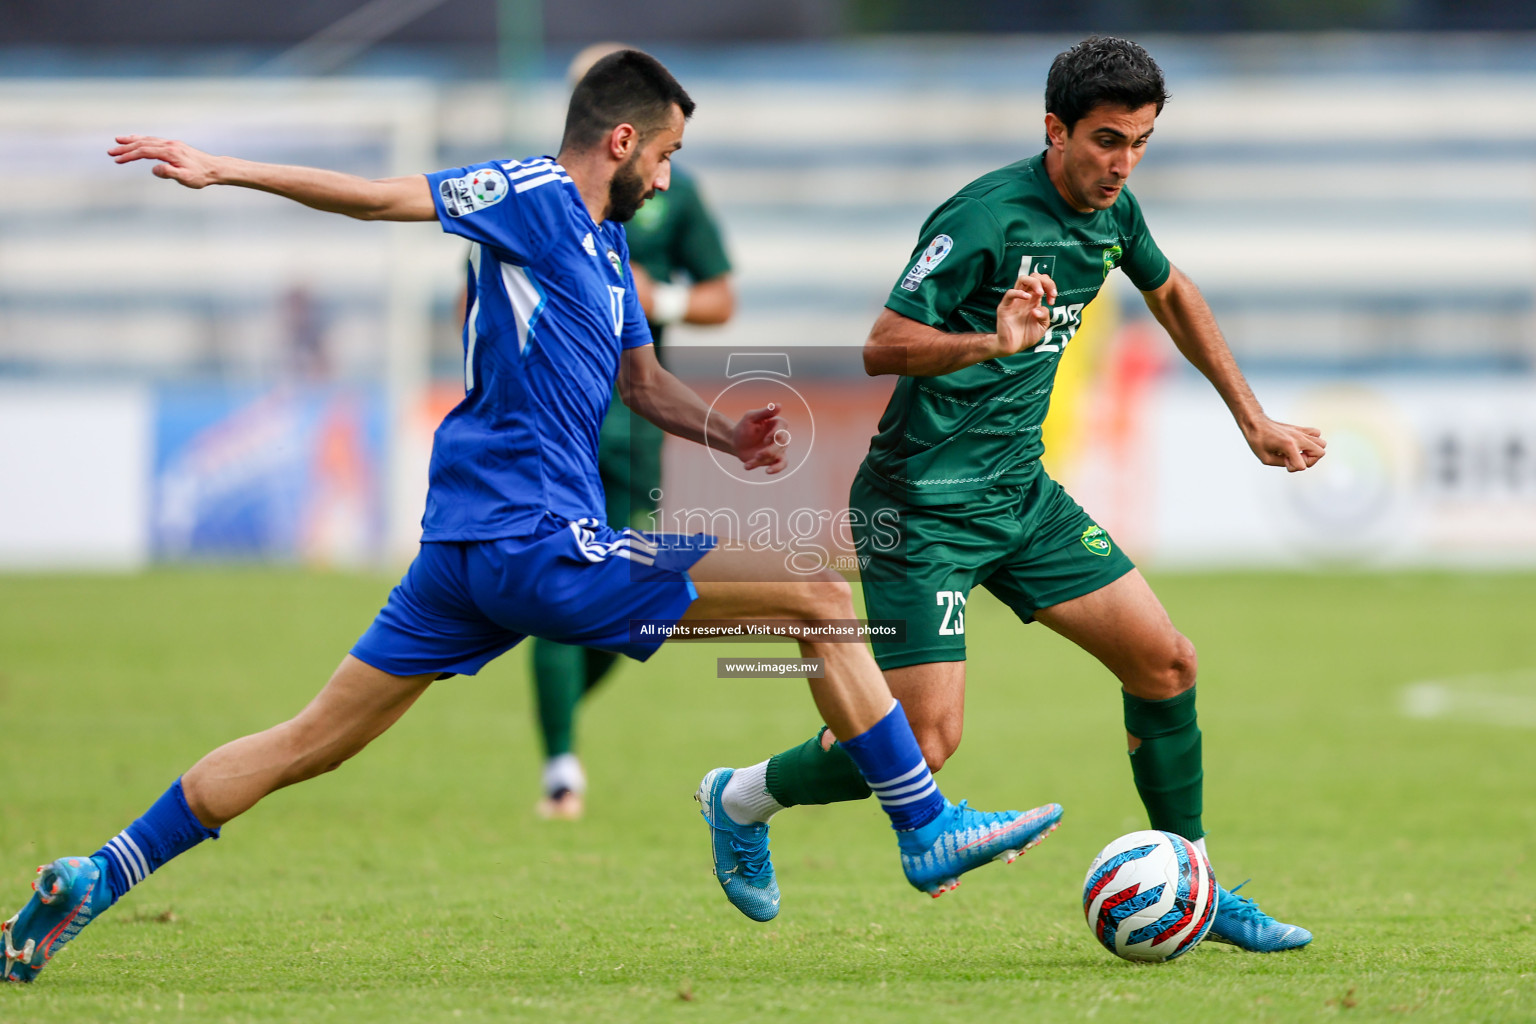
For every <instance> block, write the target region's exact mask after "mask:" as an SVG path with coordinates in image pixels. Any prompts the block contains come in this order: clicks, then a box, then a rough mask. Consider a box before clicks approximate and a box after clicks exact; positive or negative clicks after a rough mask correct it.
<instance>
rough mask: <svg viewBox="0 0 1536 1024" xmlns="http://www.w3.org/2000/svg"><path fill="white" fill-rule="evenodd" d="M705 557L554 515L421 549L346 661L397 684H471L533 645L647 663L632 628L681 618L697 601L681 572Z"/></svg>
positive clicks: (684, 545) (692, 547)
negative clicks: (522, 645)
mask: <svg viewBox="0 0 1536 1024" xmlns="http://www.w3.org/2000/svg"><path fill="white" fill-rule="evenodd" d="M714 545H715V538H713V537H711V536H709V535H707V534H697V535H694V536H691V537H690V536H682V535H679V534H645V533H639V532H638V531H635V530H624V531H622V532H621V531H618V530H615V529H612V528H611V527H608V526H605V525H602V524H600V523H598V522H597V521H596V520H593V519H583V520H580V521H578V522H574V523H571V522H567V521H565V520H563V519H559V518H557V517H555V516H553V515H550V516H548V517H547V518H546V519H545V520H544V521H543V522H542V523H540V524H539V526H538V528H537V529H535V531H534V532H533V533H531V534H529V535H528V536H525V537H509V538H506V539H503V540H487V541H429V542H424V543H423V544H422V545H421V551H420V552H419V553H418V554H417V555H416V560H415V561H413V562H412V563H411V567H410V569H408V570H406V574H405V578H404V579H402V580H401V581H400V585H399V586H397V587H395V589H394V590H392V591H390V594H389V601H388V603H386V604H385V605H384V608H383V610H382V611H380V612H379V614H378V617H377V618H375V619H374V620H373V625H371V626H369V627H368V631H367V632H366V633H364V634H363V635H362V638H361V639H360V640H358V641H357V644H356V645H355V646H354V647H353V648H352V656H353V657H355V658H357V659H358V660H359V661H361V662H364V663H365V664H368V665H372V666H373V667H374V668H376V669H379V670H380V671H383V672H388V673H390V674H391V675H397V676H416V675H425V674H427V673H430V672H438V673H444V674H454V673H462V674H464V675H474V674H475V673H476V672H478V671H480V669H481V668H482V667H484V666H485V664H486V663H487V662H489V661H490V660H491V659H493V658H495V657H496V656H497V655H500V654H503V653H505V652H506V651H508V650H511V649H512V647H514V646H515V645H516V644H517V643H518V642H519V641H520V640H522V639H523V638H524V637H526V636H539V637H544V638H545V639H548V640H556V641H559V642H560V643H563V644H578V645H580V646H583V647H597V648H600V649H602V650H605V651H613V652H615V653H618V654H627V655H629V656H630V657H631V658H636V659H638V660H640V661H644V660H645V659H647V658H649V657H650V656H651V655H652V654H654V653H656V649H657V648H658V647H660V646H661V643H662V641H661V640H660V639H657V640H654V641H652V640H646V641H644V642H639V641H637V640H636V638H635V637H633V636H631V630H630V621H631V620H640V619H644V620H647V621H654V622H663V623H666V624H669V625H670V624H671V623H675V622H676V621H677V620H678V619H680V618H682V615H683V613H684V612H685V611H687V610H688V606H689V605H690V604H692V603H693V601H694V599H695V598H697V597H698V596H699V592H698V591H697V590H695V589H694V586H693V581H692V580H690V579H689V578H688V569H689V568H691V567H692V566H693V564H694V563H695V562H697V561H698V560H699V559H701V558H703V557H704V555H705V554H707V553H708V552H709V551H710V549H711V548H713V547H714ZM663 635H664V634H663Z"/></svg>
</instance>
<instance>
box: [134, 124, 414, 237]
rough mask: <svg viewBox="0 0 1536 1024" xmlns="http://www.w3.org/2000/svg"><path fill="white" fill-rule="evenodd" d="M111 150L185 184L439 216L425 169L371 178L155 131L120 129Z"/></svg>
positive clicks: (327, 206)
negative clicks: (211, 149)
mask: <svg viewBox="0 0 1536 1024" xmlns="http://www.w3.org/2000/svg"><path fill="white" fill-rule="evenodd" d="M107 155H108V156H110V157H112V158H113V160H115V161H116V162H118V163H120V164H126V163H132V162H133V161H135V160H153V161H156V163H155V165H154V166H153V167H152V168H150V170H151V172H152V173H153V174H155V176H156V177H160V178H169V179H170V180H172V181H176V182H180V183H181V184H183V185H185V186H186V187H187V188H206V187H208V186H209V185H238V186H240V187H241V188H253V189H257V190H259V191H262V192H271V193H272V194H273V195H279V196H283V197H284V198H287V199H292V200H293V201H294V202H297V203H303V204H304V205H305V206H309V207H313V208H314V209H316V210H324V211H325V212H327V213H340V214H345V215H346V216H348V217H356V218H357V219H358V220H397V221H411V220H424V221H430V220H436V219H437V211H436V209H435V208H434V207H433V205H432V192H431V188H430V186H428V184H427V179H426V177H425V175H420V174H414V175H411V176H410V177H406V178H380V179H377V180H369V179H368V178H359V177H358V176H356V175H354V174H342V173H341V172H339V171H323V170H320V169H318V168H315V167H294V166H290V165H287V164H262V163H256V162H255V161H252V160H241V159H238V158H237V157H232V156H214V155H212V154H211V153H204V152H203V151H202V150H200V149H194V148H192V147H191V146H189V145H187V144H186V143H185V142H177V141H175V140H173V139H158V138H155V137H154V136H151V135H119V136H118V137H117V145H115V146H113V147H112V148H111V149H109V150H107Z"/></svg>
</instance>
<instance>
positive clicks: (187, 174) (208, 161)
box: [107, 135, 219, 188]
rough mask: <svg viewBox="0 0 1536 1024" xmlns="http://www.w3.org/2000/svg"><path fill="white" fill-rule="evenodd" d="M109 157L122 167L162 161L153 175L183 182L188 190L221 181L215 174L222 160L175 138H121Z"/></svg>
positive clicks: (129, 136)
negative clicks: (130, 164) (144, 161)
mask: <svg viewBox="0 0 1536 1024" xmlns="http://www.w3.org/2000/svg"><path fill="white" fill-rule="evenodd" d="M107 155H108V156H110V157H112V159H113V160H114V161H116V162H117V163H120V164H126V163H132V162H133V161H135V160H158V161H159V163H157V164H155V166H154V167H151V168H150V171H151V173H153V174H154V175H155V176H156V177H160V178H169V179H171V180H172V181H179V182H181V183H182V184H183V185H185V186H187V188H204V187H205V186H208V185H212V184H214V183H215V182H216V181H217V180H218V178H217V177H216V176H215V173H214V170H215V166H216V164H217V162H218V159H219V158H218V157H215V156H210V155H209V154H207V153H204V152H203V151H202V150H200V149H193V148H192V147H191V146H189V145H187V144H186V143H185V142H177V141H176V140H174V139H157V138H155V137H154V136H153V135H119V136H118V137H117V145H115V146H113V147H112V148H111V149H109V150H107Z"/></svg>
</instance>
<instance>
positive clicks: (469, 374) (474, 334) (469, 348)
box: [464, 242, 485, 392]
mask: <svg viewBox="0 0 1536 1024" xmlns="http://www.w3.org/2000/svg"><path fill="white" fill-rule="evenodd" d="M469 265H470V266H472V267H474V268H475V294H474V296H473V297H472V298H473V301H471V302H470V304H469V312H468V313H465V314H464V325H465V329H466V330H467V331H468V334H469V340H468V341H467V342H465V344H464V390H465V391H466V392H470V391H473V390H475V343H476V342H478V341H479V340H480V332H479V331H478V330H476V324H475V321H476V320H478V319H479V317H480V280H481V275H482V274H484V273H485V250H484V249H483V248H481V246H480V243H479V242H475V243H474V244H472V245H471V246H470V247H469Z"/></svg>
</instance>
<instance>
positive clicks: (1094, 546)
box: [1078, 526, 1114, 556]
mask: <svg viewBox="0 0 1536 1024" xmlns="http://www.w3.org/2000/svg"><path fill="white" fill-rule="evenodd" d="M1078 539H1079V540H1081V541H1082V542H1083V547H1085V548H1087V549H1088V550H1089V551H1090V552H1092V553H1093V554H1095V555H1104V556H1107V555H1108V554H1109V553H1110V552H1111V551H1112V550H1114V545H1112V544H1110V542H1109V534H1107V533H1105V532H1104V528H1103V527H1102V526H1090V527H1088V529H1086V530H1084V531H1083V535H1082V536H1081V537H1080V538H1078Z"/></svg>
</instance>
